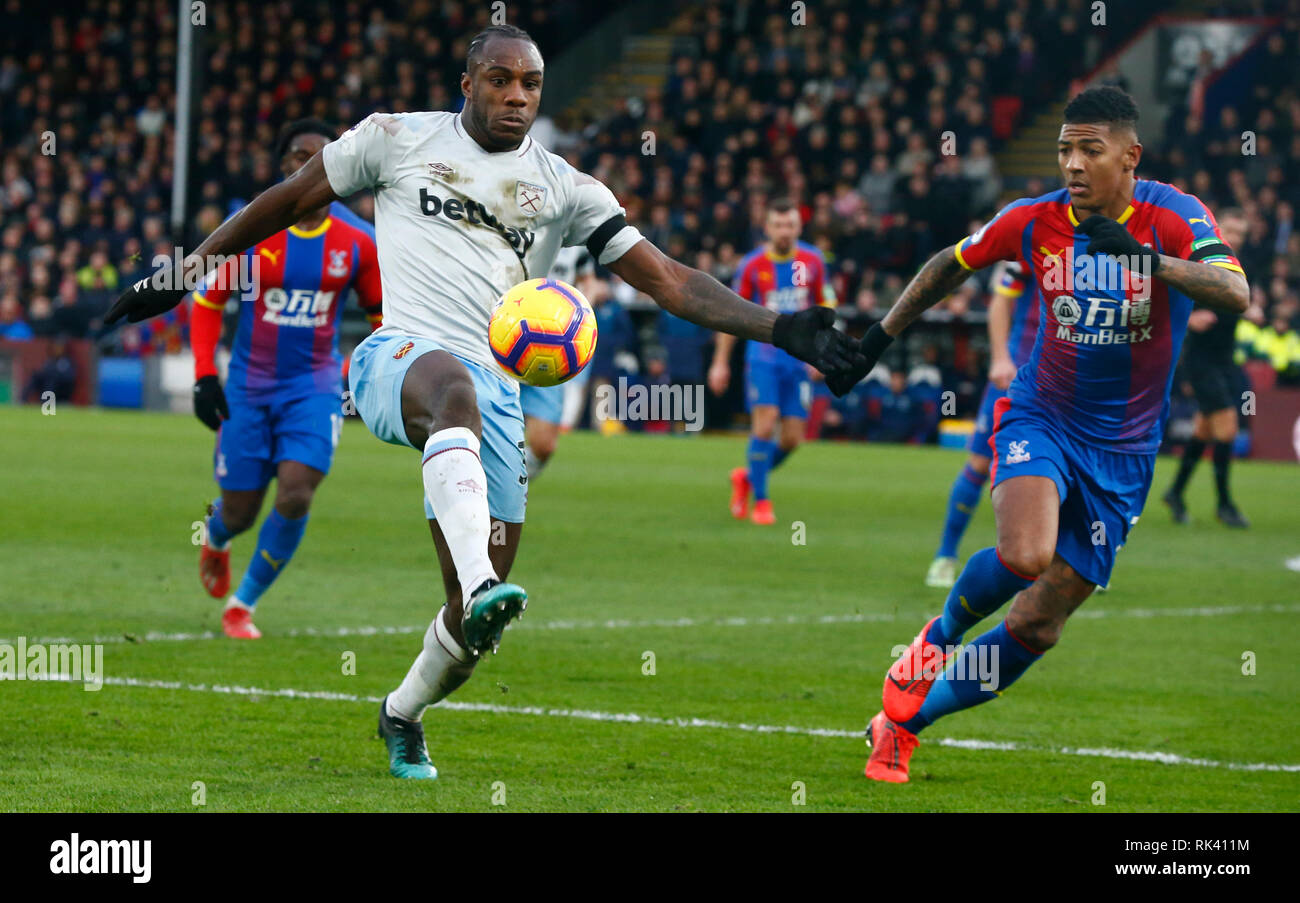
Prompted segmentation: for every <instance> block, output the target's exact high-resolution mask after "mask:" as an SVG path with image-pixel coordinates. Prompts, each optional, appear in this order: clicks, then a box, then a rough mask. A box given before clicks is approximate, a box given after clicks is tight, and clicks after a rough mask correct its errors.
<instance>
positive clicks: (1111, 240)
mask: <svg viewBox="0 0 1300 903" xmlns="http://www.w3.org/2000/svg"><path fill="white" fill-rule="evenodd" d="M1079 231H1080V232H1082V233H1083V234H1084V235H1086V236H1088V238H1089V239H1091V241H1089V242H1088V254H1090V255H1091V254H1109V255H1110V256H1111V257H1122V258H1125V259H1126V260H1132V259H1133V258H1134V257H1145V258H1146V260H1147V268H1146V271H1145V273H1144V274H1143V275H1147V276H1150V275H1153V274H1154V273H1155V271H1156V270H1158V269H1159V268H1160V255H1159V254H1157V253H1156V252H1155V251H1153V250H1151V249H1150V248H1148V247H1146V246H1145V245H1143V244H1142V242H1140V241H1138V240H1137V238H1135V237H1134V236H1133V233H1131V232H1129V230H1127V229H1125V228H1124V227H1123V226H1121V225H1120V224H1119V223H1117V222H1115V221H1114V220H1113V219H1111V218H1109V217H1106V216H1101V215H1100V214H1096V213H1094V214H1093V215H1092V216H1090V217H1088V218H1087V219H1086V220H1084V221H1083V222H1081V223H1079Z"/></svg>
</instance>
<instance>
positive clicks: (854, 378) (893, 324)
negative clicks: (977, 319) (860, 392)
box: [826, 245, 971, 395]
mask: <svg viewBox="0 0 1300 903" xmlns="http://www.w3.org/2000/svg"><path fill="white" fill-rule="evenodd" d="M970 272H971V271H970V270H968V269H966V268H965V267H964V266H962V265H961V262H960V261H958V259H957V254H956V246H955V245H949V246H948V247H946V248H944V249H943V250H942V251H940V252H939V253H938V254H935V255H934V256H933V257H931V258H930V259H929V260H927V261H926V262H925V266H923V267H921V269H920V271H919V272H917V274H916V275H915V276H913V277H912V281H911V282H909V283H908V284H907V288H905V289H903V293H902V294H901V295H899V296H898V300H897V301H895V302H894V306H893V307H891V308H890V309H889V313H887V314H885V318H884V319H883V320H881V321H880V322H879V323H877V324H875V325H874V326H872V327H871V328H870V329H868V330H867V334H866V335H864V336H863V337H862V344H861V351H862V357H863V363H862V364H860V365H859V366H858V369H856V370H852V371H849V372H847V373H842V374H837V375H835V376H834V377H832V376H829V375H828V376H827V379H826V385H827V386H828V387H829V388H830V390H831V391H832V392H834V393H835V394H836V395H844V394H845V393H847V392H848V391H849V390H850V389H852V388H853V387H854V386H856V385H857V384H858V382H859V381H860V380H861V379H862V378H863V377H864V376H866V375H867V374H868V373H870V372H871V370H872V368H873V367H875V366H876V362H877V361H879V360H880V356H881V355H882V354H884V353H885V349H886V348H888V347H889V343H890V342H892V341H893V340H894V337H895V336H897V335H898V334H899V333H900V332H902V331H903V330H904V329H906V328H907V327H908V326H909V325H910V324H911V322H912V321H913V320H915V319H916V318H917V317H919V316H921V314H922V313H923V312H925V311H926V310H929V309H930V308H931V307H934V306H935V305H936V304H938V303H939V302H940V301H942V300H943V299H944V298H946V297H948V295H949V294H950V293H951V292H952V291H953V289H955V288H957V286H959V285H961V284H962V283H963V282H965V281H966V280H967V279H969V278H970Z"/></svg>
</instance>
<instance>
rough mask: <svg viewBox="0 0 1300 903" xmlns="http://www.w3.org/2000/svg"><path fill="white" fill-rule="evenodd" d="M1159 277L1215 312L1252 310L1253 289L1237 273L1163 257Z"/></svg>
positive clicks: (1238, 312)
mask: <svg viewBox="0 0 1300 903" xmlns="http://www.w3.org/2000/svg"><path fill="white" fill-rule="evenodd" d="M1155 275H1156V278H1157V279H1163V280H1164V281H1165V282H1167V283H1169V284H1170V285H1171V286H1173V287H1174V288H1176V289H1178V291H1180V292H1182V293H1183V294H1184V295H1186V296H1187V297H1189V298H1191V299H1192V300H1193V301H1195V302H1196V303H1198V304H1204V305H1205V306H1206V307H1209V308H1213V309H1214V310H1223V311H1228V312H1229V313H1236V314H1240V313H1245V311H1246V308H1247V307H1249V306H1250V285H1249V284H1248V283H1247V282H1246V277H1245V276H1243V275H1242V274H1241V273H1237V272H1234V271H1233V270H1227V269H1224V268H1223V267H1216V266H1214V265H1213V264H1209V263H1200V262H1198V261H1194V260H1183V259H1182V258H1181V257H1170V256H1169V255H1168V254H1161V255H1160V266H1159V267H1158V268H1157V269H1156V273H1155Z"/></svg>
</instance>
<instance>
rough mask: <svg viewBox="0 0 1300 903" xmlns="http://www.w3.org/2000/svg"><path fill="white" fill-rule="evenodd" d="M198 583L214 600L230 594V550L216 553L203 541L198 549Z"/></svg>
mask: <svg viewBox="0 0 1300 903" xmlns="http://www.w3.org/2000/svg"><path fill="white" fill-rule="evenodd" d="M199 582H201V583H202V584H203V588H204V589H206V590H207V591H208V595H209V596H211V597H212V598H214V599H224V598H225V597H226V593H228V592H230V549H229V548H227V549H226V550H225V551H221V552H218V551H217V550H216V549H214V548H212V546H210V545H208V544H207V542H206V541H204V543H203V546H202V548H200V549H199Z"/></svg>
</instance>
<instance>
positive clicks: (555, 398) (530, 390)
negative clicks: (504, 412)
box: [519, 383, 564, 425]
mask: <svg viewBox="0 0 1300 903" xmlns="http://www.w3.org/2000/svg"><path fill="white" fill-rule="evenodd" d="M519 404H520V405H521V406H522V407H523V409H524V416H525V417H534V418H536V419H538V420H544V421H546V422H547V423H554V424H557V425H558V424H559V422H560V419H561V417H562V416H563V414H564V386H546V387H542V386H530V385H528V384H527V383H522V384H520V386H519Z"/></svg>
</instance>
